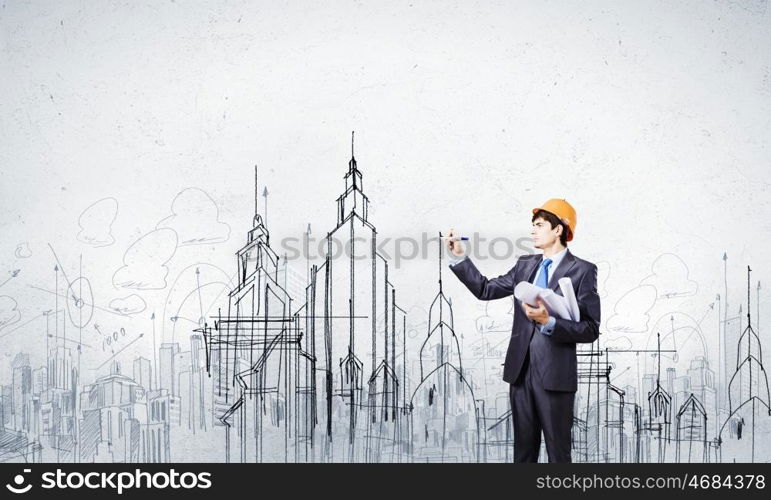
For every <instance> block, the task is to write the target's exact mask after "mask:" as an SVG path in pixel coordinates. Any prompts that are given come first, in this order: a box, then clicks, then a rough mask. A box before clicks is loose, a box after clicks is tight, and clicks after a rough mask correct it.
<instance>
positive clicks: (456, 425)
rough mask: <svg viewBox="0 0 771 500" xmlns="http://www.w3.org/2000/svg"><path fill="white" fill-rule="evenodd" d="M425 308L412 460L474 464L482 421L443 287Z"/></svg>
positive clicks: (413, 415)
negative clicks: (426, 332)
mask: <svg viewBox="0 0 771 500" xmlns="http://www.w3.org/2000/svg"><path fill="white" fill-rule="evenodd" d="M442 251H443V248H441V247H440V251H439V292H438V293H437V295H436V297H434V300H433V302H432V303H431V307H430V309H429V312H428V335H427V336H426V340H425V341H423V345H421V347H420V373H421V375H420V379H421V381H420V385H418V387H417V389H416V390H415V392H414V393H413V395H412V398H411V401H410V409H411V414H410V430H411V437H412V439H411V451H412V458H413V461H415V462H477V461H479V458H480V453H479V452H480V446H481V443H480V440H479V438H480V428H479V425H480V419H479V414H478V412H477V403H476V400H475V399H474V391H473V390H472V388H471V385H470V384H469V382H468V380H467V379H466V376H465V374H464V373H463V364H462V362H461V352H460V342H459V341H458V337H457V336H456V335H455V327H454V322H453V316H452V304H450V301H449V300H448V299H447V297H446V296H445V295H444V291H443V290H442Z"/></svg>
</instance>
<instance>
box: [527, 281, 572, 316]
mask: <svg viewBox="0 0 771 500" xmlns="http://www.w3.org/2000/svg"><path fill="white" fill-rule="evenodd" d="M562 280H567V282H566V283H565V286H567V287H568V288H569V289H570V294H571V297H572V301H573V302H574V303H575V300H576V297H575V294H574V293H573V285H572V282H571V281H570V278H562ZM562 280H560V281H559V283H560V290H561V291H562V293H565V290H564V289H563V288H562V286H563V281H562ZM514 296H515V297H516V298H517V299H519V300H521V301H522V302H524V303H526V304H529V305H531V306H533V307H535V306H536V304H537V303H538V297H540V298H541V300H543V302H544V304H545V305H546V310H547V311H549V314H550V315H551V316H556V317H558V318H562V319H568V320H571V321H577V319H574V317H573V314H572V312H571V309H572V307H573V305H571V304H570V302H569V300H568V299H566V298H565V297H562V296H561V295H558V294H556V293H554V292H553V291H552V290H550V289H548V288H541V287H538V286H536V285H534V284H532V283H529V282H527V281H520V282H519V283H517V286H515V287H514ZM574 305H575V310H576V311H578V303H575V304H574ZM577 317H578V314H576V318H577Z"/></svg>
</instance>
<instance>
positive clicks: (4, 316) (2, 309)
mask: <svg viewBox="0 0 771 500" xmlns="http://www.w3.org/2000/svg"><path fill="white" fill-rule="evenodd" d="M16 306H17V304H16V301H15V300H13V298H11V297H9V296H7V295H2V296H0V330H2V329H3V328H5V327H6V326H8V325H12V324H14V323H16V322H17V321H19V320H20V319H21V312H20V311H19V310H18V309H16Z"/></svg>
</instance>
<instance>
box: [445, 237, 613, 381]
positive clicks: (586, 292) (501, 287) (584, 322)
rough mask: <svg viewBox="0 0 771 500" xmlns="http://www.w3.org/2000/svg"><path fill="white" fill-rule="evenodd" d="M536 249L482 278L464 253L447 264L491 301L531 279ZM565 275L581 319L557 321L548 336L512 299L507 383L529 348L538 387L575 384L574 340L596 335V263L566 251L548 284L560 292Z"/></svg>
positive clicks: (477, 293) (537, 259)
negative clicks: (507, 268)
mask: <svg viewBox="0 0 771 500" xmlns="http://www.w3.org/2000/svg"><path fill="white" fill-rule="evenodd" d="M541 259H542V255H541V254H535V255H523V256H522V257H520V258H519V259H518V260H517V264H516V265H515V266H514V267H513V268H512V269H511V270H510V271H509V272H508V273H506V274H504V275H501V276H498V277H497V278H493V279H490V280H488V279H487V278H486V277H484V276H482V274H481V273H480V272H479V270H478V269H477V268H476V266H475V265H474V263H473V262H472V261H471V259H470V258H467V259H466V260H464V261H463V262H460V263H458V264H456V265H454V266H451V267H450V269H452V271H453V272H454V273H455V275H456V276H457V277H458V278H459V279H460V280H461V281H462V282H463V284H464V285H466V287H467V288H468V289H469V290H470V291H471V293H473V294H474V296H475V297H476V298H478V299H480V300H493V299H500V298H502V297H508V296H509V295H513V294H514V287H515V286H516V285H517V283H519V282H520V281H528V282H531V283H532V282H533V279H534V278H535V274H536V271H537V269H538V265H539V264H540V262H541ZM565 276H567V277H568V278H570V279H571V280H572V282H573V290H574V291H575V294H576V300H577V302H578V308H579V310H580V311H581V321H570V320H567V319H562V318H555V319H556V320H557V322H556V324H555V325H554V330H553V332H552V334H551V335H550V336H548V335H545V334H543V333H541V332H540V324H538V323H536V322H535V321H531V320H529V319H528V318H527V316H526V315H525V312H524V311H523V310H522V305H521V303H520V301H519V300H517V299H516V298H515V299H514V301H515V302H516V304H515V307H514V324H513V326H512V328H511V339H510V340H509V348H508V351H507V352H506V362H505V363H504V365H503V380H505V381H506V382H508V383H510V384H512V383H514V381H516V380H517V377H518V376H519V373H520V371H521V370H522V365H523V362H524V360H525V356H526V355H527V352H528V348H529V350H530V363H531V369H532V370H533V373H534V374H535V375H536V376H537V377H538V379H539V380H540V381H541V384H542V387H544V388H545V389H548V390H552V391H575V390H576V389H577V387H578V375H577V362H576V343H579V342H594V341H595V340H597V337H598V336H599V335H600V297H599V295H597V266H596V265H594V264H592V263H591V262H588V261H585V260H583V259H579V258H578V257H576V256H574V255H573V254H572V253H570V250H568V251H567V253H566V254H565V257H563V259H562V262H560V264H559V266H557V269H555V270H554V274H553V275H552V277H551V278H549V288H551V289H552V290H554V291H555V292H556V293H557V294H559V295H562V292H561V291H560V289H559V283H558V281H559V280H560V278H563V277H565Z"/></svg>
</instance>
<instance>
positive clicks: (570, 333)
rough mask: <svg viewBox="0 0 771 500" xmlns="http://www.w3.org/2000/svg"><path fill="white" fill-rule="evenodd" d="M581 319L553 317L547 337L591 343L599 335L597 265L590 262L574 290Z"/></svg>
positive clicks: (560, 340)
mask: <svg viewBox="0 0 771 500" xmlns="http://www.w3.org/2000/svg"><path fill="white" fill-rule="evenodd" d="M576 301H577V302H578V310H579V311H580V312H581V321H571V320H569V319H562V318H555V319H556V320H557V321H556V323H555V324H554V329H553V330H552V332H551V335H549V338H550V339H551V340H553V341H555V342H563V343H591V342H594V341H595V340H597V337H599V336H600V296H599V295H598V294H597V266H596V265H594V264H591V267H589V270H588V271H587V272H586V273H584V275H583V277H582V278H581V281H580V282H579V283H578V291H577V292H576Z"/></svg>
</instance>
